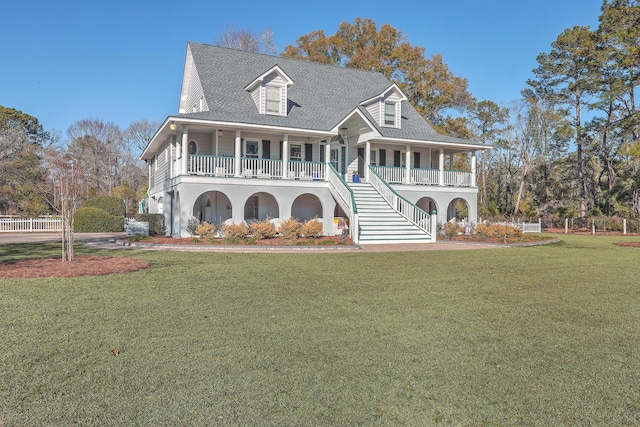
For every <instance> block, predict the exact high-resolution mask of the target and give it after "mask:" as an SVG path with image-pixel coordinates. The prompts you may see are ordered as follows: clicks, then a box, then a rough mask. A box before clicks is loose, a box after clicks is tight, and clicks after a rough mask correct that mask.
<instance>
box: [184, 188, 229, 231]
mask: <svg viewBox="0 0 640 427" xmlns="http://www.w3.org/2000/svg"><path fill="white" fill-rule="evenodd" d="M231 209H232V205H231V201H230V200H229V198H228V197H227V195H226V194H224V193H223V192H221V191H207V192H206V193H203V194H201V195H200V196H199V197H198V198H197V199H196V202H195V203H194V204H193V216H194V217H195V218H197V219H198V220H199V221H200V222H202V221H206V222H208V223H209V224H222V223H223V222H224V221H226V220H227V219H229V218H231Z"/></svg>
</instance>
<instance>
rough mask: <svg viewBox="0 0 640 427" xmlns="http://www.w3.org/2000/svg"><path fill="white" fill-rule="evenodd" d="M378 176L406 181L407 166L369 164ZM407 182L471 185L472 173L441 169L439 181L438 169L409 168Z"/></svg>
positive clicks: (394, 180) (392, 181) (389, 179)
mask: <svg viewBox="0 0 640 427" xmlns="http://www.w3.org/2000/svg"><path fill="white" fill-rule="evenodd" d="M371 169H372V170H373V171H375V172H376V173H377V174H378V175H379V176H380V178H382V179H384V180H385V181H386V182H388V183H390V184H405V183H407V168H404V167H397V166H371ZM409 171H410V176H409V178H410V179H409V184H421V185H443V186H453V187H473V186H474V185H475V184H474V182H473V174H472V173H471V172H466V171H451V170H445V171H442V182H440V170H439V169H423V168H412V169H409Z"/></svg>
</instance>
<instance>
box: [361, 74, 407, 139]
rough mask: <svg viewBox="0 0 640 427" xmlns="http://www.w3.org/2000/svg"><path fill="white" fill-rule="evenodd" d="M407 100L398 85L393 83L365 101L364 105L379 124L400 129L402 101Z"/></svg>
mask: <svg viewBox="0 0 640 427" xmlns="http://www.w3.org/2000/svg"><path fill="white" fill-rule="evenodd" d="M406 100H407V97H406V96H405V94H404V93H402V91H401V90H400V88H399V87H398V86H397V85H395V84H393V85H391V86H390V87H389V88H388V89H387V90H385V91H384V92H382V93H381V94H380V95H378V96H375V97H373V98H371V99H368V100H366V101H364V102H363V103H362V106H363V107H365V108H366V109H367V111H369V114H371V116H372V117H373V118H374V119H375V120H376V122H378V125H380V126H382V127H390V128H398V129H399V128H400V127H401V118H402V116H401V112H402V101H406Z"/></svg>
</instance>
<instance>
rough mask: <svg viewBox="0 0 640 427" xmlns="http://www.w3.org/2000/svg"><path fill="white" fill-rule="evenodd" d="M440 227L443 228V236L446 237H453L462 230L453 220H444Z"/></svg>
mask: <svg viewBox="0 0 640 427" xmlns="http://www.w3.org/2000/svg"><path fill="white" fill-rule="evenodd" d="M442 229H443V230H444V236H445V237H446V238H447V239H453V238H455V237H456V236H457V235H458V233H461V232H463V231H464V230H463V229H462V227H460V226H459V225H458V224H456V223H455V222H446V223H444V224H443V226H442Z"/></svg>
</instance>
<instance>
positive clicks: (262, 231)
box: [249, 218, 276, 240]
mask: <svg viewBox="0 0 640 427" xmlns="http://www.w3.org/2000/svg"><path fill="white" fill-rule="evenodd" d="M249 233H250V234H251V237H252V238H253V239H255V240H262V239H273V238H274V237H275V236H276V226H275V225H273V224H271V222H269V218H267V219H265V220H264V221H256V222H252V223H251V224H249Z"/></svg>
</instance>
